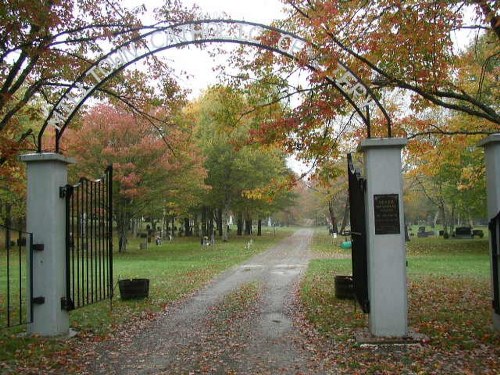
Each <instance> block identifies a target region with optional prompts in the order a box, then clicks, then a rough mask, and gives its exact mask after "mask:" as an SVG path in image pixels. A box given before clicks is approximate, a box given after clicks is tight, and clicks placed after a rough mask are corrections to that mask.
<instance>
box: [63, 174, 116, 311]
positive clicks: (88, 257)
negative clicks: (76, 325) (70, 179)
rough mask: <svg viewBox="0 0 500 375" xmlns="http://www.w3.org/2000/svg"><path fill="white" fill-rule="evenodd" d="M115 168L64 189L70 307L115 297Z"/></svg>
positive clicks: (67, 302) (67, 304) (66, 302)
mask: <svg viewBox="0 0 500 375" xmlns="http://www.w3.org/2000/svg"><path fill="white" fill-rule="evenodd" d="M112 181H113V169H112V167H111V166H110V167H108V168H107V169H106V171H105V174H104V176H103V177H101V178H100V179H99V180H89V179H86V178H81V179H80V181H79V183H78V184H77V185H66V186H64V187H62V188H61V196H62V197H64V198H66V298H63V300H62V301H61V304H62V307H63V308H64V309H66V310H73V309H76V308H79V307H83V306H85V305H90V304H93V303H96V302H99V301H102V300H105V299H108V298H112V297H113V235H112V233H113V231H112V229H113V226H112V224H113V216H112V212H113V199H112V195H113V194H112V192H113V189H112V183H113V182H112Z"/></svg>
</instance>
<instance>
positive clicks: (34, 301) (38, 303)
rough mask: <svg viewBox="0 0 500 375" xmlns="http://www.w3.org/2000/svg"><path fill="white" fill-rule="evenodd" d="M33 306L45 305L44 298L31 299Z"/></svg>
mask: <svg viewBox="0 0 500 375" xmlns="http://www.w3.org/2000/svg"><path fill="white" fill-rule="evenodd" d="M31 301H32V302H33V303H34V304H35V305H43V304H44V303H45V297H33V299H32V300H31Z"/></svg>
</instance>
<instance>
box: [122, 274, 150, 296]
mask: <svg viewBox="0 0 500 375" xmlns="http://www.w3.org/2000/svg"><path fill="white" fill-rule="evenodd" d="M118 287H119V288H120V296H121V299H122V300H127V299H142V298H146V297H148V295H149V279H128V280H118Z"/></svg>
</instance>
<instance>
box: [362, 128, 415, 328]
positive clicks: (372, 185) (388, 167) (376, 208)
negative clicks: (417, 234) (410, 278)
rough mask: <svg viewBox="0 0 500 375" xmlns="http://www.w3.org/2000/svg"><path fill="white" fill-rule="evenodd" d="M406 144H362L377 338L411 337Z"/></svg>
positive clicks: (378, 141) (372, 324)
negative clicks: (404, 168) (404, 173)
mask: <svg viewBox="0 0 500 375" xmlns="http://www.w3.org/2000/svg"><path fill="white" fill-rule="evenodd" d="M406 143H407V140H406V139H401V138H370V139H366V140H364V141H362V142H361V144H360V147H359V148H360V150H361V151H362V152H363V153H364V168H365V178H366V205H365V206H366V217H367V227H366V231H367V253H368V296H369V299H370V315H369V328H370V332H371V334H372V335H374V336H379V337H404V336H407V335H408V292H407V284H406V249H405V233H404V210H403V179H402V176H401V171H402V166H401V149H402V148H403V147H404V146H405V145H406Z"/></svg>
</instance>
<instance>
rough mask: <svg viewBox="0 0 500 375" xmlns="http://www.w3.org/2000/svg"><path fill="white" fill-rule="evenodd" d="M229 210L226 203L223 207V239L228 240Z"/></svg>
mask: <svg viewBox="0 0 500 375" xmlns="http://www.w3.org/2000/svg"><path fill="white" fill-rule="evenodd" d="M228 212H229V208H228V206H227V205H226V206H225V207H224V208H223V209H222V215H221V216H222V241H224V242H226V241H228V240H229V224H228V221H229V220H228V214H227V213H228Z"/></svg>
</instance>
